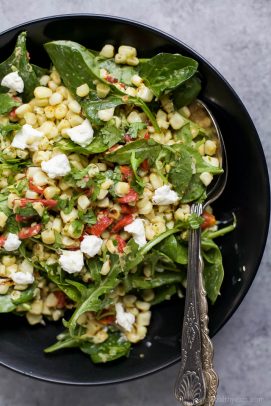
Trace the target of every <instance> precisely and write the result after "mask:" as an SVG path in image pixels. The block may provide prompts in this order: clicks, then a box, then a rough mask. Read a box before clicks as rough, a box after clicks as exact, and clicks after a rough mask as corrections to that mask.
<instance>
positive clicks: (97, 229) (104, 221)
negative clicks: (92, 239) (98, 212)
mask: <svg viewBox="0 0 271 406" xmlns="http://www.w3.org/2000/svg"><path fill="white" fill-rule="evenodd" d="M113 221H114V220H113V219H111V218H109V217H107V216H103V217H101V218H100V219H99V220H98V221H97V223H96V224H94V225H93V226H91V227H87V228H86V232H87V233H90V234H93V235H96V237H100V235H101V234H102V233H103V232H104V231H105V230H106V229H107V228H108V227H109V226H110V225H111V224H112V223H113Z"/></svg>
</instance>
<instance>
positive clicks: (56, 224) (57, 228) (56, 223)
mask: <svg viewBox="0 0 271 406" xmlns="http://www.w3.org/2000/svg"><path fill="white" fill-rule="evenodd" d="M61 229H62V221H61V219H60V218H59V217H56V218H55V219H54V220H53V224H52V230H54V231H56V232H57V233H60V231H61Z"/></svg>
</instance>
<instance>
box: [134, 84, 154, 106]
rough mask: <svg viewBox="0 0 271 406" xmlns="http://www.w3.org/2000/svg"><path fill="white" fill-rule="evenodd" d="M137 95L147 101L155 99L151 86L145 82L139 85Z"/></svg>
mask: <svg viewBox="0 0 271 406" xmlns="http://www.w3.org/2000/svg"><path fill="white" fill-rule="evenodd" d="M137 96H138V97H140V99H142V100H143V101H145V102H151V101H152V99H153V92H152V91H151V89H150V88H148V87H147V86H145V85H144V84H141V85H140V86H139V87H138V90H137Z"/></svg>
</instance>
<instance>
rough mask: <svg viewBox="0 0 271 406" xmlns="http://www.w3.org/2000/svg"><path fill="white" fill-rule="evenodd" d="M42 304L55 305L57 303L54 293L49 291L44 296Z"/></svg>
mask: <svg viewBox="0 0 271 406" xmlns="http://www.w3.org/2000/svg"><path fill="white" fill-rule="evenodd" d="M44 304H45V305H46V306H47V307H56V306H57V304H58V300H57V297H56V295H55V294H54V293H49V295H48V296H47V297H46V299H45V301H44Z"/></svg>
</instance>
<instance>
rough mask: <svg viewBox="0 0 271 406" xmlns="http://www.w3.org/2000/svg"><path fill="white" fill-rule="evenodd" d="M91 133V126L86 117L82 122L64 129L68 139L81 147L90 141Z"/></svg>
mask: <svg viewBox="0 0 271 406" xmlns="http://www.w3.org/2000/svg"><path fill="white" fill-rule="evenodd" d="M93 133H94V131H93V128H92V126H91V124H90V122H89V121H88V119H87V118H86V119H85V120H84V121H83V123H82V124H80V125H77V126H76V127H73V128H69V129H67V130H66V134H68V136H69V137H70V139H71V140H72V141H73V142H75V143H76V144H79V145H81V147H86V146H88V145H89V144H90V143H91V141H92V139H93Z"/></svg>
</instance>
